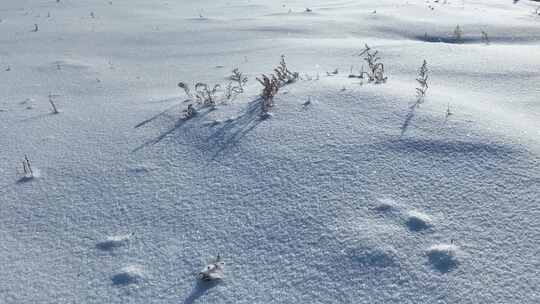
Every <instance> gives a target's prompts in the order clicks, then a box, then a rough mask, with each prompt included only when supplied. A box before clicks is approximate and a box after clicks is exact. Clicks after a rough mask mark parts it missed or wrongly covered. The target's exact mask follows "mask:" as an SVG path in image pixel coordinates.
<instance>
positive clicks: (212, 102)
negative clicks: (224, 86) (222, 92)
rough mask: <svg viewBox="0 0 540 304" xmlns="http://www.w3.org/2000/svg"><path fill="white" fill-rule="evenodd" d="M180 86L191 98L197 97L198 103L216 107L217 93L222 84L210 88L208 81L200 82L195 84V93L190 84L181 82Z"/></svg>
mask: <svg viewBox="0 0 540 304" xmlns="http://www.w3.org/2000/svg"><path fill="white" fill-rule="evenodd" d="M178 87H180V88H182V89H183V90H184V92H185V93H186V95H187V96H188V97H189V99H191V100H193V99H195V100H196V101H197V102H198V103H200V104H202V105H204V106H211V107H215V106H216V104H217V97H216V93H217V91H218V90H219V88H220V87H221V85H219V84H216V85H214V87H212V88H210V86H208V85H207V84H206V83H203V82H198V83H197V84H195V94H194V93H192V92H191V89H190V88H189V85H187V84H185V83H183V82H180V83H178Z"/></svg>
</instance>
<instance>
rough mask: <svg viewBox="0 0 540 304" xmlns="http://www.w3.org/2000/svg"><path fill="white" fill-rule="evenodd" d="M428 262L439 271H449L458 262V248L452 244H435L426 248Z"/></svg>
mask: <svg viewBox="0 0 540 304" xmlns="http://www.w3.org/2000/svg"><path fill="white" fill-rule="evenodd" d="M426 255H427V256H428V259H429V262H430V263H431V264H432V265H433V267H435V268H436V269H437V270H439V271H440V272H449V271H451V270H453V269H454V268H456V267H457V266H458V264H459V259H458V256H459V248H458V247H457V246H456V245H453V244H437V245H433V246H431V247H429V248H428V250H427V252H426Z"/></svg>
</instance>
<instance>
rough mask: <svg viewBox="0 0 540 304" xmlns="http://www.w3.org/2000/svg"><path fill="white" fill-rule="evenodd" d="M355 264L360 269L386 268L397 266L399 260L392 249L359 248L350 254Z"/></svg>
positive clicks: (376, 247) (377, 247)
mask: <svg viewBox="0 0 540 304" xmlns="http://www.w3.org/2000/svg"><path fill="white" fill-rule="evenodd" d="M351 254H352V259H353V261H354V263H355V264H357V265H358V266H360V267H362V268H387V267H394V266H398V265H399V258H398V255H397V253H396V251H395V250H394V249H393V248H383V247H379V246H374V247H366V248H359V249H357V250H354V252H351Z"/></svg>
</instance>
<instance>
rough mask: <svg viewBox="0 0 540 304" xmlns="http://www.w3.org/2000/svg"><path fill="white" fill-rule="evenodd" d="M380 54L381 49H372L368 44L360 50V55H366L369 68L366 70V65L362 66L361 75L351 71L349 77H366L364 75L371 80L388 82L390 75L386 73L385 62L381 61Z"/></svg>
mask: <svg viewBox="0 0 540 304" xmlns="http://www.w3.org/2000/svg"><path fill="white" fill-rule="evenodd" d="M378 54H379V51H372V50H371V48H370V47H369V45H367V44H366V45H365V47H364V50H363V51H362V52H360V54H359V56H364V60H365V61H366V62H367V64H368V70H367V71H364V67H363V66H362V70H361V71H360V74H359V75H354V74H352V73H351V74H350V75H349V78H361V79H364V77H367V79H368V81H369V82H374V83H384V82H386V80H387V79H388V77H387V76H385V75H384V64H383V63H382V62H380V60H381V57H379V56H377V55H378Z"/></svg>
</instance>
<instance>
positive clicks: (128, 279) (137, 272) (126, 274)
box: [112, 265, 144, 285]
mask: <svg viewBox="0 0 540 304" xmlns="http://www.w3.org/2000/svg"><path fill="white" fill-rule="evenodd" d="M143 278H144V271H143V269H142V267H141V266H139V265H129V266H126V267H124V268H122V269H120V271H118V273H116V274H115V275H113V276H112V281H113V284H114V285H128V284H134V283H138V282H140V281H142V279H143Z"/></svg>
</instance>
